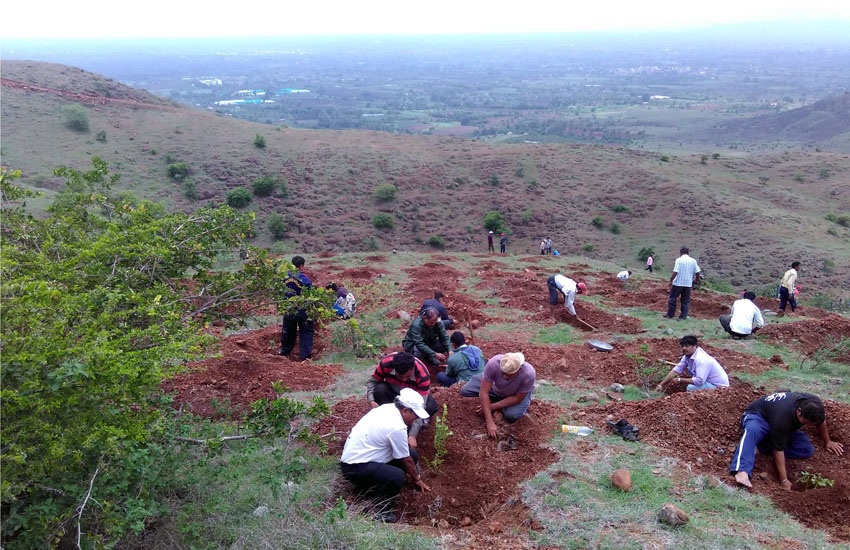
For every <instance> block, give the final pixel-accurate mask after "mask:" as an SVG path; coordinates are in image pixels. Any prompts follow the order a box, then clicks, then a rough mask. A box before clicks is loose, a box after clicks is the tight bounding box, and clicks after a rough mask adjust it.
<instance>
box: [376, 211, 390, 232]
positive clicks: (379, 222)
mask: <svg viewBox="0 0 850 550" xmlns="http://www.w3.org/2000/svg"><path fill="white" fill-rule="evenodd" d="M372 225H374V226H375V228H376V229H392V228H393V225H394V220H393V216H392V214H375V215H374V216H373V217H372Z"/></svg>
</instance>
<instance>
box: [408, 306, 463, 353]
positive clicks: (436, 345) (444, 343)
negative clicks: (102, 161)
mask: <svg viewBox="0 0 850 550" xmlns="http://www.w3.org/2000/svg"><path fill="white" fill-rule="evenodd" d="M401 347H402V348H403V349H404V351H406V352H407V353H412V354H413V355H415V356H416V357H421V358H422V359H424V360H425V361H426V362H428V363H430V364H432V365H440V364H442V363H445V362H446V359H447V358H448V356H449V355H450V354H451V349H452V348H451V343H450V342H449V334H448V333H447V332H446V325H444V324H443V323H441V322H440V313H439V312H438V311H437V310H436V309H434V308H432V307H427V308H424V309H423V310H422V311H420V312H419V315H417V316H416V318H415V319H413V321H411V323H410V326H409V327H408V328H407V333H406V334H405V335H404V339H403V340H402V341H401Z"/></svg>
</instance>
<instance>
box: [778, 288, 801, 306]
mask: <svg viewBox="0 0 850 550" xmlns="http://www.w3.org/2000/svg"><path fill="white" fill-rule="evenodd" d="M787 304H791V311H794V310H795V309H797V299H796V298H794V294H792V293H791V291H789V290H788V289H787V288H785V287H784V286H781V287H779V309H780V310H782V311H785V306H786V305H787Z"/></svg>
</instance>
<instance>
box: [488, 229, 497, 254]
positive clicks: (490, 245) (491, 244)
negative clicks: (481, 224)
mask: <svg viewBox="0 0 850 550" xmlns="http://www.w3.org/2000/svg"><path fill="white" fill-rule="evenodd" d="M495 251H496V249H495V248H493V232H492V231H490V232H489V233H487V252H495Z"/></svg>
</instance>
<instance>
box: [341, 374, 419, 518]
mask: <svg viewBox="0 0 850 550" xmlns="http://www.w3.org/2000/svg"><path fill="white" fill-rule="evenodd" d="M425 418H428V412H427V411H426V410H425V402H424V400H423V399H422V396H421V395H420V394H418V393H417V392H416V391H414V390H412V389H410V388H404V389H402V390H401V392H399V394H398V396H396V398H395V399H394V400H393V401H392V402H391V403H387V404H385V405H381V406H379V407H375V408H373V409H372V410H370V411H369V412H367V413H366V414H365V415H364V416H363V417H362V418H361V419H360V420H358V421H357V424H355V425H354V427H353V428H352V429H351V433H349V434H348V438H347V439H346V440H345V447H344V448H343V450H342V457H341V458H340V464H339V466H340V470H342V476H343V477H344V478H345V479H347V480H348V481H350V482H351V483H353V484H354V486H355V487H356V488H357V490H358V491H360V492H362V493H366V494H367V495H369V496H373V497H376V498H377V499H378V500H379V501H384V502H389V503H394V502H395V500H396V499H397V497H398V495H399V493H400V492H401V488H402V487H403V486H404V482H405V478H406V479H409V480H410V481H411V482H412V483H413V484H414V485H416V486H417V487H419V488H420V489H422V490H423V491H425V492H426V493H427V492H429V491H430V490H431V488H430V487H428V486H427V485H426V484H425V482H423V481H422V475H421V474H419V472H418V471H417V469H416V464H417V462H419V454H418V453H417V452H416V449H413V448H411V447H410V445H409V444H408V440H407V428H408V426H411V425H412V424H413V423H414V422H416V421H417V420H422V419H425ZM382 519H384V520H386V521H394V520H395V518H394V517H391V516H388V515H385V516H383V517H382Z"/></svg>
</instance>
